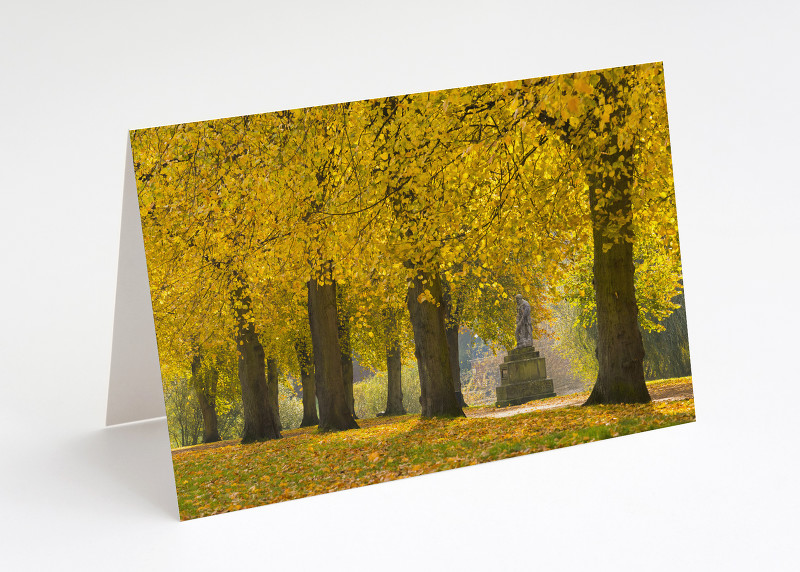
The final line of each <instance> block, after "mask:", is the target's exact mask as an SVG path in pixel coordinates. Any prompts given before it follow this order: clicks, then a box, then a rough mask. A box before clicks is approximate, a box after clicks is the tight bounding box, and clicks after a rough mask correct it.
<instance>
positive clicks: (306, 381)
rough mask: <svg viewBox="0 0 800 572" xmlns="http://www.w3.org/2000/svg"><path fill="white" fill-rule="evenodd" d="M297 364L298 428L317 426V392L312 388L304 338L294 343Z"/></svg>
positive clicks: (311, 376) (312, 376)
mask: <svg viewBox="0 0 800 572" xmlns="http://www.w3.org/2000/svg"><path fill="white" fill-rule="evenodd" d="M294 349H295V351H296V352H297V363H298V364H299V365H300V384H301V385H302V387H303V421H302V422H301V423H300V427H313V426H314V425H317V424H319V417H317V390H316V388H315V387H314V366H313V365H312V363H311V356H309V355H308V345H307V344H306V340H305V338H297V340H296V341H295V343H294Z"/></svg>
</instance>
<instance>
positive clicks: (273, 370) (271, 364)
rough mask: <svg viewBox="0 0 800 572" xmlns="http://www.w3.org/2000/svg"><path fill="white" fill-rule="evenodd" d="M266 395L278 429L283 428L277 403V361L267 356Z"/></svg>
mask: <svg viewBox="0 0 800 572" xmlns="http://www.w3.org/2000/svg"><path fill="white" fill-rule="evenodd" d="M267 397H268V399H269V406H270V408H271V409H272V415H273V416H274V417H275V419H276V420H277V422H278V430H283V425H281V413H280V407H279V405H278V362H277V361H276V360H275V358H272V357H270V358H267Z"/></svg>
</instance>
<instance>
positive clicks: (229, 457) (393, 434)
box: [173, 378, 695, 519]
mask: <svg viewBox="0 0 800 572" xmlns="http://www.w3.org/2000/svg"><path fill="white" fill-rule="evenodd" d="M686 382H687V378H682V379H681V380H661V381H658V382H653V383H648V386H649V387H651V388H652V389H656V388H668V387H670V384H672V385H676V384H679V383H683V384H684V385H685V384H686ZM689 382H690V378H689ZM651 393H652V391H651ZM554 399H559V398H554ZM694 419H695V416H694V399H680V400H671V401H657V402H653V403H648V404H645V405H598V406H592V407H580V406H565V407H559V408H556V409H548V410H544V411H532V412H528V413H521V414H519V415H514V416H509V417H501V418H484V417H469V418H466V419H464V418H461V419H452V420H440V419H432V420H423V419H421V418H420V417H419V416H418V415H404V416H399V417H390V418H377V419H360V420H358V424H359V426H360V427H361V429H358V430H351V431H343V432H338V433H326V434H320V433H318V432H317V430H316V428H313V427H312V428H305V429H294V430H290V431H284V432H283V436H284V438H282V439H279V440H274V441H265V442H261V443H251V444H249V445H240V444H239V443H238V441H226V442H223V443H218V444H216V443H215V444H212V445H207V446H196V447H187V448H183V449H176V450H174V451H173V464H174V467H175V481H176V485H177V489H178V506H179V508H180V515H181V519H191V518H197V517H201V516H208V515H212V514H218V513H221V512H228V511H231V510H238V509H242V508H248V507H254V506H261V505H264V504H270V503H274V502H280V501H285V500H290V499H296V498H302V497H306V496H310V495H316V494H322V493H327V492H332V491H338V490H343V489H348V488H352V487H358V486H363V485H369V484H373V483H380V482H385V481H391V480H394V479H402V478H405V477H412V476H417V475H424V474H426V473H433V472H436V471H443V470H447V469H453V468H456V467H464V466H467V465H475V464H477V463H483V462H486V461H494V460H497V459H504V458H508V457H515V456H517V455H526V454H528V453H536V452H538V451H546V450H550V449H557V448H560V447H568V446H570V445H576V444H579V443H588V442H591V441H598V440H601V439H608V438H609V437H617V436H619V435H628V434H631V433H639V432H641V431H649V430H650V429H657V428H659V427H668V426H670V425H679V424H682V423H689V422H691V421H694Z"/></svg>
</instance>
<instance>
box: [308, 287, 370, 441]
mask: <svg viewBox="0 0 800 572" xmlns="http://www.w3.org/2000/svg"><path fill="white" fill-rule="evenodd" d="M308 318H309V324H310V325H311V345H312V352H313V354H314V378H315V381H316V389H317V400H318V401H319V429H320V431H342V430H345V429H358V424H357V423H356V421H355V419H353V415H352V414H351V413H350V406H349V405H348V403H347V395H346V392H345V387H344V380H343V378H342V352H341V348H340V347H339V330H338V323H337V319H336V284H335V283H333V282H329V283H327V284H325V285H321V284H319V283H318V282H317V281H316V280H315V279H311V280H310V281H309V283H308Z"/></svg>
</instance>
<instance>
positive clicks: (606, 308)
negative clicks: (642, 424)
mask: <svg viewBox="0 0 800 572" xmlns="http://www.w3.org/2000/svg"><path fill="white" fill-rule="evenodd" d="M597 89H598V93H601V94H603V95H605V98H606V100H611V99H612V98H617V97H621V95H620V93H619V92H618V91H617V89H618V88H617V87H616V86H613V85H610V84H609V83H608V81H601V82H600V83H599V84H598V86H597ZM615 113H616V114H625V113H627V108H626V107H619V108H618V109H617V111H616V112H615ZM612 117H613V119H614V120H615V121H612V123H610V125H613V124H615V123H617V121H618V119H617V117H616V116H612ZM617 124H618V123H617ZM610 141H611V142H610V143H609V144H608V146H607V148H604V147H602V146H598V147H597V148H596V153H594V155H593V156H591V157H586V158H585V162H586V165H587V167H586V168H587V178H588V182H589V208H590V211H591V218H592V236H593V239H594V286H595V299H596V301H597V354H596V355H597V361H598V365H599V369H598V373H597V381H596V382H595V385H594V389H592V393H591V394H590V395H589V399H588V400H587V401H586V403H585V405H593V404H597V403H647V402H648V401H650V394H649V393H648V391H647V386H646V385H645V382H644V368H643V361H644V346H643V345H642V335H641V332H640V331H639V318H638V315H639V308H638V306H637V304H636V293H635V292H634V282H633V274H634V265H633V240H634V236H633V229H632V227H631V220H632V207H631V194H630V193H631V185H632V183H633V167H634V165H633V149H632V148H629V149H620V148H619V147H618V145H619V143H618V140H617V138H616V137H611V138H610ZM604 203H605V204H604Z"/></svg>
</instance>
